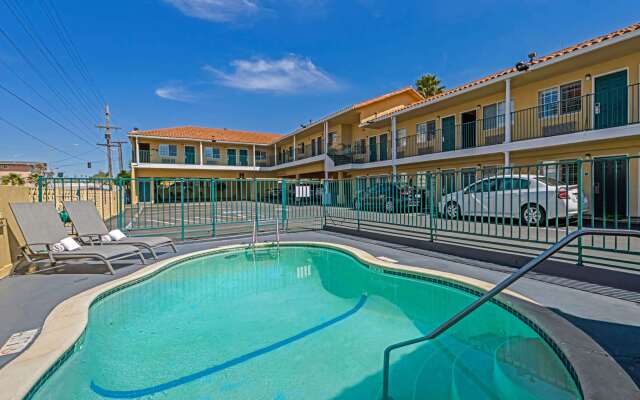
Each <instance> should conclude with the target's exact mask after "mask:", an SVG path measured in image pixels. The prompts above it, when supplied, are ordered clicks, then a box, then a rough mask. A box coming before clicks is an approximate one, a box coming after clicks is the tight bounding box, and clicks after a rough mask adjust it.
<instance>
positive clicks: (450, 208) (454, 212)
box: [445, 201, 462, 219]
mask: <svg viewBox="0 0 640 400" xmlns="http://www.w3.org/2000/svg"><path fill="white" fill-rule="evenodd" d="M445 213H446V215H447V217H448V218H449V219H458V218H460V217H462V211H461V210H460V206H459V205H458V203H456V202H455V201H450V202H448V203H447V208H446V210H445Z"/></svg>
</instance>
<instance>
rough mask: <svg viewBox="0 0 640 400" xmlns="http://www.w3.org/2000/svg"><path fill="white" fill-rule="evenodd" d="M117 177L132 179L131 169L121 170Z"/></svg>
mask: <svg viewBox="0 0 640 400" xmlns="http://www.w3.org/2000/svg"><path fill="white" fill-rule="evenodd" d="M116 178H122V179H131V171H125V170H123V171H120V172H119V173H118V176H117V177H116Z"/></svg>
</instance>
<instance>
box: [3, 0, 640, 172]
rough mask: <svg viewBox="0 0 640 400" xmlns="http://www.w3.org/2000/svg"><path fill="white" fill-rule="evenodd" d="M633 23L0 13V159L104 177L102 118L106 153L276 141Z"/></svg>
mask: <svg viewBox="0 0 640 400" xmlns="http://www.w3.org/2000/svg"><path fill="white" fill-rule="evenodd" d="M633 10H637V0H609V1H607V2H602V1H592V0H579V1H573V0H571V1H570V0H566V1H564V0H515V1H514V0H508V1H502V0H485V1H483V0H480V1H479V0H473V1H467V0H457V1H426V0H423V1H419V0H417V1H403V0H395V1H388V0H134V1H131V0H129V1H125V0H110V1H106V2H104V1H103V2H97V1H82V0H62V1H56V0H24V1H23V0H0V135H1V137H2V141H1V142H0V143H1V144H0V160H29V161H45V162H48V163H49V164H50V166H51V167H52V168H53V169H54V170H55V171H56V172H60V171H62V172H64V173H65V176H86V175H89V176H90V175H93V174H95V173H96V172H98V171H99V170H105V169H106V162H105V151H104V148H100V147H97V146H96V145H95V144H96V143H97V142H98V141H101V140H103V136H102V133H101V131H100V130H99V129H98V128H95V127H94V126H95V125H96V124H103V123H104V114H103V110H102V109H101V107H103V105H104V103H108V104H109V107H110V110H111V120H112V124H113V125H116V126H118V127H120V128H121V129H120V130H117V131H115V133H114V140H126V134H127V132H128V131H129V130H131V129H132V128H134V127H137V128H139V129H142V130H144V129H153V128H163V127H171V126H178V125H198V126H206V127H219V128H232V129H242V130H253V131H260V132H275V133H289V132H291V131H292V130H294V129H295V128H297V127H299V125H300V124H302V123H306V122H308V121H309V120H312V119H313V120H315V119H318V118H321V117H322V116H324V115H327V114H329V113H331V112H334V111H336V110H338V109H340V108H342V107H345V106H348V105H350V104H353V103H356V102H358V101H361V100H365V99H368V98H371V97H375V96H378V95H381V94H384V93H386V92H389V91H392V90H395V89H398V88H401V87H405V86H408V85H412V84H413V83H414V82H415V80H416V79H417V78H418V77H419V76H420V75H422V74H424V73H435V74H436V75H437V76H438V77H439V78H440V79H441V80H442V82H443V84H444V85H445V86H446V87H455V86H457V85H460V84H463V83H465V82H467V81H470V80H474V79H477V78H479V77H482V76H484V75H486V74H489V73H492V72H494V71H497V70H500V69H502V68H505V67H508V66H512V65H514V64H515V63H516V62H517V61H520V60H523V59H526V58H527V54H529V53H530V52H532V51H535V52H537V54H538V55H543V54H546V53H548V52H551V51H553V50H556V49H560V48H562V47H565V46H568V45H571V44H574V43H577V42H579V41H582V40H586V39H589V38H591V37H594V36H598V35H600V34H604V33H607V32H610V31H613V30H615V29H618V28H621V27H624V26H627V25H630V24H632V23H635V22H638V21H640V16H639V15H638V14H636V15H634V14H633ZM130 153H131V149H130V147H129V146H128V145H125V149H124V154H125V161H126V162H128V159H129V155H130ZM114 156H115V153H114ZM88 161H91V162H92V168H91V169H89V168H87V162H88ZM116 169H117V163H116Z"/></svg>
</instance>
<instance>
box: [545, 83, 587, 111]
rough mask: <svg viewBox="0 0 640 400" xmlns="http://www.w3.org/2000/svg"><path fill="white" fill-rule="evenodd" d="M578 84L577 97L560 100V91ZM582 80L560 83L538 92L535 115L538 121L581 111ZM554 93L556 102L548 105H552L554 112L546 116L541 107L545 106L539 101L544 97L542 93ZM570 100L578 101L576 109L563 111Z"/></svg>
mask: <svg viewBox="0 0 640 400" xmlns="http://www.w3.org/2000/svg"><path fill="white" fill-rule="evenodd" d="M575 84H578V86H579V91H580V92H579V93H580V94H579V95H578V96H575V97H571V98H568V99H565V100H563V99H562V89H564V88H567V87H568V86H570V85H575ZM582 89H583V88H582V80H581V79H578V80H575V81H570V82H564V83H560V84H558V85H555V86H552V87H548V88H545V89H541V90H538V105H537V108H538V112H537V113H536V114H537V116H538V119H549V118H554V117H558V116H561V115H571V114H574V113H578V112H581V111H582V100H581V99H582V96H583V94H582V93H583V90H582ZM552 92H553V93H555V96H556V100H555V102H553V103H548V104H549V105H552V109H554V110H555V112H552V113H550V114H548V115H547V113H546V111H543V107H544V106H545V104H546V103H545V104H542V103H540V100H541V98H542V97H541V96H544V93H552ZM572 99H580V100H579V101H578V103H577V104H578V109H576V110H568V111H563V110H562V109H563V107H564V106H566V104H567V103H569V102H570V101H571V100H572Z"/></svg>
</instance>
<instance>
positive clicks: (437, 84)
mask: <svg viewBox="0 0 640 400" xmlns="http://www.w3.org/2000/svg"><path fill="white" fill-rule="evenodd" d="M441 83H442V82H441V81H440V79H438V77H437V76H436V75H435V74H424V75H422V76H421V77H420V78H419V79H418V80H417V81H416V90H417V91H418V92H419V93H420V94H421V95H422V96H424V97H431V96H435V95H436V94H440V93H442V92H443V91H444V89H445V87H444V85H441Z"/></svg>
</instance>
